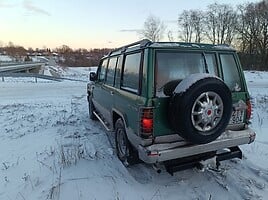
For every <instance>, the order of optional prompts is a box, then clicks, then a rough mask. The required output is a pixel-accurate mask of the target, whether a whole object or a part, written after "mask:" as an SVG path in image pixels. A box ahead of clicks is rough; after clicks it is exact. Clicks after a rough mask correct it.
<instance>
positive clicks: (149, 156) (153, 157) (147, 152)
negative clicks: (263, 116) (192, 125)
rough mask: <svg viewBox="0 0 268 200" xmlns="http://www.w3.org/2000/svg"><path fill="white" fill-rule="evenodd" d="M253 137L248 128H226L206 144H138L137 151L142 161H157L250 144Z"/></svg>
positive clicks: (254, 135) (254, 134)
mask: <svg viewBox="0 0 268 200" xmlns="http://www.w3.org/2000/svg"><path fill="white" fill-rule="evenodd" d="M255 137H256V133H255V132H254V131H253V130H252V129H250V128H247V129H245V130H240V131H230V130H227V131H226V132H224V133H223V134H222V135H221V136H220V137H219V138H218V139H217V140H215V141H213V142H210V143H207V144H200V145H193V144H185V142H181V143H180V142H178V144H177V145H176V146H174V143H170V144H153V145H150V146H147V147H143V146H141V145H140V146H139V148H138V152H139V158H140V159H141V160H143V161H144V162H146V163H158V162H163V161H167V160H174V159H178V158H185V157H189V156H194V155H200V154H204V153H208V152H216V151H218V150H222V149H225V148H231V147H236V146H239V145H242V144H250V143H252V142H253V141H254V140H255ZM163 146H164V148H163Z"/></svg>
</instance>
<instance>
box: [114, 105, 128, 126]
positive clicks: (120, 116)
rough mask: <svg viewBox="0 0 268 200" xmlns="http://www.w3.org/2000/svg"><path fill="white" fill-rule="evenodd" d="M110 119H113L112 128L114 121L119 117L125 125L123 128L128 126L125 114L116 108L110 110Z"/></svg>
mask: <svg viewBox="0 0 268 200" xmlns="http://www.w3.org/2000/svg"><path fill="white" fill-rule="evenodd" d="M112 118H113V119H112V120H113V129H114V128H115V123H116V121H117V120H118V119H119V118H121V119H122V120H123V123H124V125H125V128H127V127H128V123H127V117H126V115H124V114H123V113H121V112H120V111H119V110H117V109H113V110H112Z"/></svg>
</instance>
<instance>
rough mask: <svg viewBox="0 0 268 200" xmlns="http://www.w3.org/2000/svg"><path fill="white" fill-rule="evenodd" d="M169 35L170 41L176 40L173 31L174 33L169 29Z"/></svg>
mask: <svg viewBox="0 0 268 200" xmlns="http://www.w3.org/2000/svg"><path fill="white" fill-rule="evenodd" d="M167 35H168V41H170V42H174V37H173V33H172V31H171V30H169V31H168V32H167Z"/></svg>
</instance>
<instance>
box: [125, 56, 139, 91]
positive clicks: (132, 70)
mask: <svg viewBox="0 0 268 200" xmlns="http://www.w3.org/2000/svg"><path fill="white" fill-rule="evenodd" d="M141 55H142V54H141V52H139V53H134V54H129V55H126V57H125V62H124V69H123V77H122V86H121V88H122V89H125V90H128V91H130V92H133V93H138V92H139V82H140V81H139V74H140V65H141Z"/></svg>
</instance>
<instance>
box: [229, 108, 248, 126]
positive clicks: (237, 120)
mask: <svg viewBox="0 0 268 200" xmlns="http://www.w3.org/2000/svg"><path fill="white" fill-rule="evenodd" d="M244 116H245V111H244V110H236V111H233V112H232V115H231V118H230V121H229V125H234V124H242V123H243V121H244Z"/></svg>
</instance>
